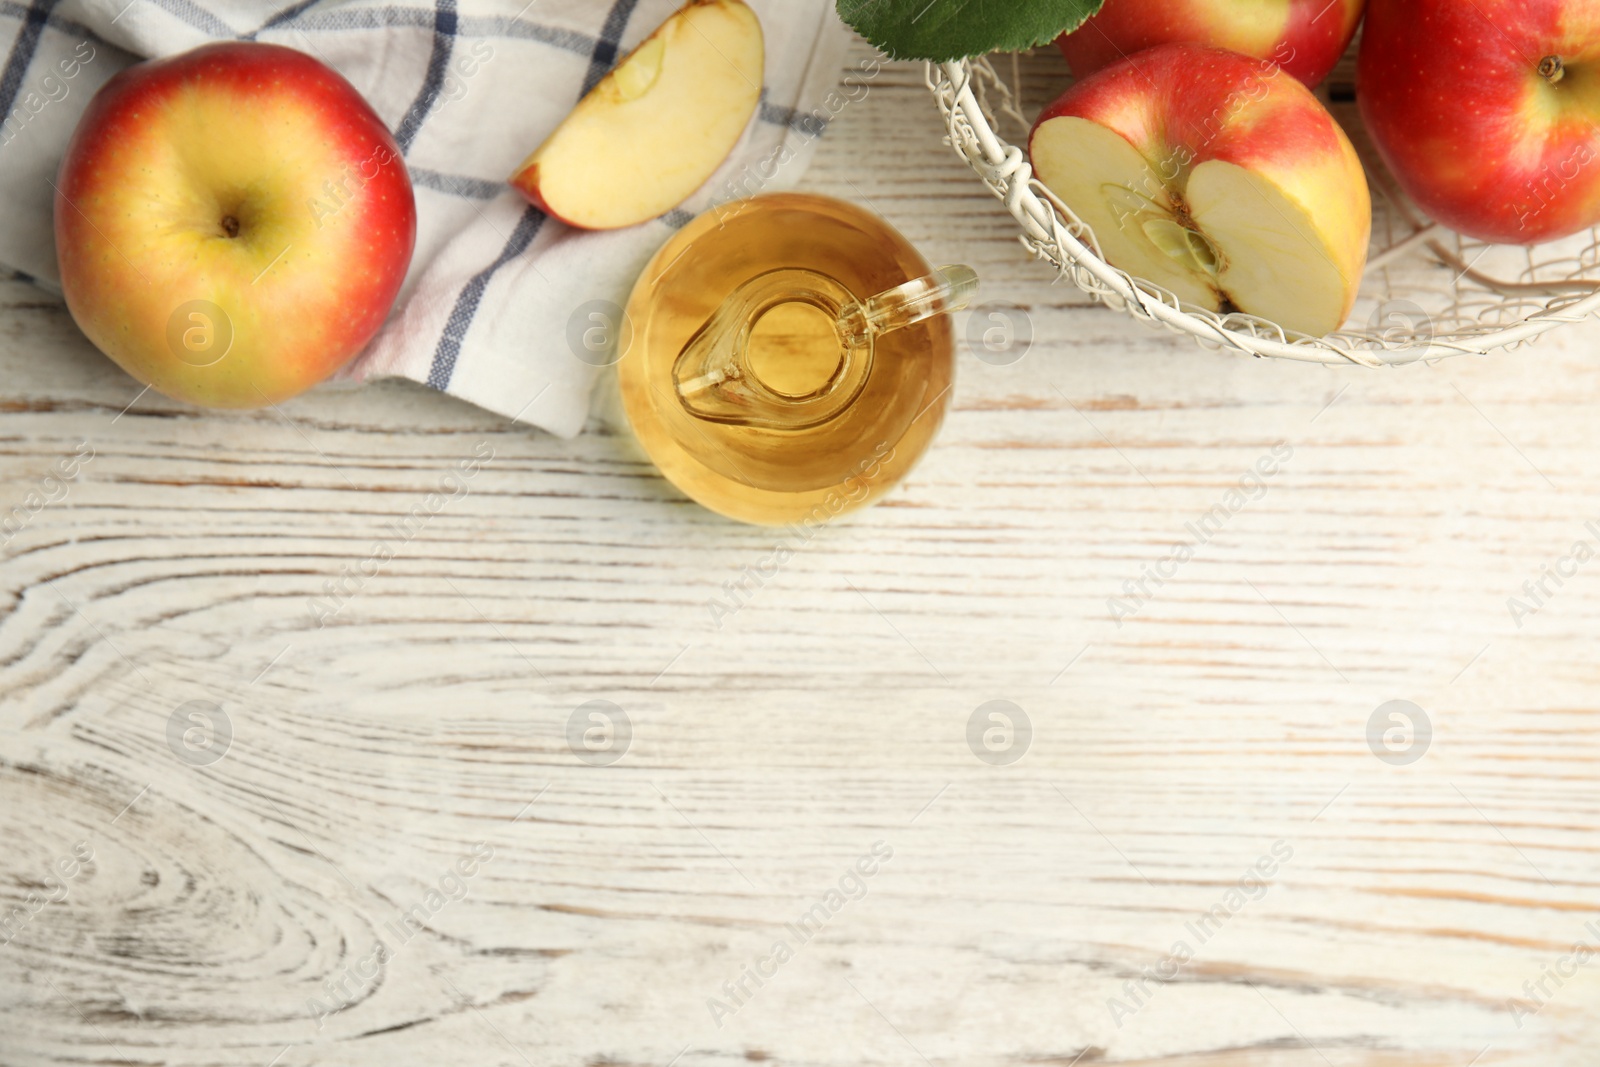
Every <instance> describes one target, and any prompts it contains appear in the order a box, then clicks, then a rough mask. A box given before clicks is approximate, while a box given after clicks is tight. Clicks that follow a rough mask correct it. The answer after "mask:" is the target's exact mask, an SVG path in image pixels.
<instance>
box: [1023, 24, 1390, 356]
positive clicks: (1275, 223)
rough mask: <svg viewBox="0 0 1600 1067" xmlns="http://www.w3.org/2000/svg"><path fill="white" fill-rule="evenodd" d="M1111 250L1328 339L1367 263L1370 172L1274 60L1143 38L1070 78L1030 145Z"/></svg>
mask: <svg viewBox="0 0 1600 1067" xmlns="http://www.w3.org/2000/svg"><path fill="white" fill-rule="evenodd" d="M1029 151H1030V153H1031V156H1032V160H1033V167H1034V171H1035V173H1036V174H1037V175H1038V176H1039V179H1040V180H1041V181H1043V182H1044V183H1045V185H1046V186H1048V187H1049V188H1050V190H1051V191H1052V192H1054V193H1055V194H1056V195H1057V196H1058V197H1060V198H1061V200H1062V202H1063V203H1065V204H1066V205H1067V206H1068V207H1070V208H1071V209H1072V210H1073V212H1074V213H1075V214H1077V216H1078V217H1079V218H1080V219H1082V220H1083V221H1084V222H1086V223H1088V225H1089V226H1090V227H1091V228H1092V229H1093V230H1094V233H1095V237H1096V238H1097V239H1098V241H1099V244H1100V250H1101V253H1102V255H1104V257H1105V259H1106V261H1107V262H1108V263H1111V264H1112V265H1114V266H1117V267H1120V268H1121V269H1123V270H1125V271H1127V272H1128V273H1129V274H1131V275H1133V276H1134V277H1136V278H1143V279H1145V280H1146V281H1150V282H1154V283H1155V284H1156V285H1159V286H1161V287H1162V288H1164V289H1168V290H1170V291H1171V292H1173V293H1174V294H1176V295H1177V296H1178V298H1179V299H1180V300H1183V301H1185V302H1187V303H1189V304H1193V305H1196V306H1199V307H1203V308H1206V309H1208V310H1211V311H1242V312H1245V313H1247V314H1250V315H1255V316H1259V317H1261V318H1264V319H1270V320H1272V321H1273V322H1276V323H1278V324H1279V325H1281V326H1283V327H1284V328H1285V329H1286V330H1289V331H1291V332H1294V333H1300V334H1307V335H1310V336H1313V337H1320V336H1322V335H1324V334H1327V333H1331V332H1333V331H1334V330H1337V329H1338V328H1339V327H1340V326H1342V325H1343V324H1344V321H1345V319H1346V317H1347V316H1348V315H1349V314H1350V308H1351V305H1352V304H1353V303H1354V302H1355V298H1356V291H1357V289H1358V288H1359V286H1360V284H1361V271H1362V268H1363V267H1364V266H1365V264H1366V257H1367V241H1368V238H1369V236H1370V234H1371V228H1372V204H1371V198H1370V193H1369V192H1368V189H1367V181H1366V175H1365V173H1364V172H1363V170H1362V169H1361V161H1360V159H1359V158H1358V157H1357V156H1356V152H1355V149H1354V148H1353V147H1351V144H1350V141H1349V139H1348V138H1347V137H1346V136H1345V134H1344V131H1343V130H1341V129H1340V128H1339V124H1338V123H1337V122H1335V121H1334V119H1333V116H1332V115H1330V114H1328V111H1327V109H1326V108H1324V107H1323V106H1322V104H1321V103H1320V102H1318V100H1317V99H1316V97H1314V96H1312V95H1311V92H1310V91H1309V90H1308V89H1307V88H1306V87H1305V86H1304V85H1302V84H1300V82H1298V81H1296V80H1295V79H1294V78H1292V77H1290V76H1289V75H1287V74H1285V73H1283V72H1282V71H1281V70H1278V69H1277V68H1276V67H1274V66H1272V65H1271V64H1269V63H1263V62H1261V61H1259V60H1255V59H1250V58H1248V57H1245V56H1242V55H1239V54H1237V53H1234V52H1227V51H1223V50H1221V49H1215V48H1206V47H1204V46H1199V45H1189V44H1172V45H1162V46H1159V47H1156V48H1152V49H1149V50H1147V51H1144V52H1139V53H1137V54H1135V55H1133V56H1130V57H1129V58H1127V59H1125V60H1123V61H1121V62H1119V63H1117V64H1114V65H1113V66H1110V67H1107V68H1105V69H1103V70H1101V71H1099V72H1097V73H1096V74H1093V75H1091V76H1090V77H1088V78H1086V79H1084V80H1083V81H1081V82H1079V83H1078V84H1076V85H1074V86H1073V87H1072V88H1070V89H1068V90H1067V92H1066V93H1065V94H1063V95H1062V96H1061V98H1060V99H1058V100H1057V101H1056V102H1055V103H1053V104H1051V105H1050V106H1049V107H1048V108H1046V109H1045V111H1044V113H1043V114H1042V115H1041V116H1040V118H1039V121H1038V123H1037V124H1036V125H1035V126H1034V128H1033V136H1032V139H1031V141H1030V144H1029Z"/></svg>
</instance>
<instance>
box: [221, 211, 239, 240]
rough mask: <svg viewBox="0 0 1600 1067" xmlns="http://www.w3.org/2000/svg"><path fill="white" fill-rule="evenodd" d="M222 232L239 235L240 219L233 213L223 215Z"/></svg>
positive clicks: (232, 235) (234, 235) (233, 235)
mask: <svg viewBox="0 0 1600 1067" xmlns="http://www.w3.org/2000/svg"><path fill="white" fill-rule="evenodd" d="M222 232H223V233H225V234H227V235H228V236H229V237H237V236H239V220H238V219H236V218H234V217H233V216H232V215H224V216H222Z"/></svg>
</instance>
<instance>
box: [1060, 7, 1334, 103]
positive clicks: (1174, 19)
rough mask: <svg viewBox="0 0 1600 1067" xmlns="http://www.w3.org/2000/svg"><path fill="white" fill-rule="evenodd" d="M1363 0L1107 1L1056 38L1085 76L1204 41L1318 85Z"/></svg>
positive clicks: (1076, 73) (1078, 74)
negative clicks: (1149, 51) (1159, 48)
mask: <svg viewBox="0 0 1600 1067" xmlns="http://www.w3.org/2000/svg"><path fill="white" fill-rule="evenodd" d="M1365 2H1366V0H1106V2H1105V6H1104V7H1102V8H1101V9H1100V12H1099V14H1097V15H1095V16H1094V17H1093V18H1091V19H1090V20H1089V21H1087V22H1085V23H1084V24H1083V25H1082V26H1080V27H1078V29H1077V30H1075V31H1073V32H1072V33H1068V34H1064V35H1062V36H1061V37H1060V38H1059V39H1058V40H1057V41H1056V44H1057V45H1059V46H1060V48H1061V52H1062V54H1063V55H1065V56H1066V57H1067V62H1068V63H1070V64H1072V73H1073V75H1074V76H1076V77H1079V78H1086V77H1088V76H1089V75H1090V74H1093V73H1094V72H1095V71H1097V70H1099V69H1100V68H1102V67H1106V66H1110V65H1111V64H1112V63H1115V62H1117V61H1118V60H1120V59H1124V58H1126V57H1128V56H1131V55H1133V54H1134V53H1135V52H1142V51H1144V50H1145V49H1146V48H1154V47H1155V46H1156V45H1161V44H1204V45H1210V46H1212V47H1213V48H1226V49H1228V50H1230V51H1233V52H1239V53H1242V54H1243V55H1247V56H1252V57H1254V58H1256V59H1270V60H1272V62H1274V63H1276V64H1277V65H1278V66H1280V67H1282V68H1283V69H1284V70H1285V71H1287V72H1288V73H1289V74H1290V75H1292V76H1294V77H1296V78H1298V79H1300V80H1301V81H1302V82H1304V83H1305V84H1306V85H1308V86H1316V85H1317V84H1318V83H1320V82H1321V81H1322V79H1323V78H1326V77H1327V76H1328V72H1329V71H1330V70H1332V69H1333V66H1334V64H1335V63H1337V62H1339V57H1340V56H1342V55H1344V51H1345V49H1346V48H1348V47H1350V38H1351V37H1353V36H1355V32H1356V25H1357V24H1358V23H1359V22H1360V21H1361V8H1362V5H1363V4H1364V3H1365Z"/></svg>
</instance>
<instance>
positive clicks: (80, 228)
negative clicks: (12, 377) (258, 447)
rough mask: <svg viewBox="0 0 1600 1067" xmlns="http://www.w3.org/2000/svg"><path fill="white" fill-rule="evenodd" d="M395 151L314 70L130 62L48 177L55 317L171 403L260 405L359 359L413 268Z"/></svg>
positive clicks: (273, 64)
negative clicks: (65, 315)
mask: <svg viewBox="0 0 1600 1067" xmlns="http://www.w3.org/2000/svg"><path fill="white" fill-rule="evenodd" d="M416 230H417V213H416V206H415V202H414V201H413V199H412V193H411V179H410V176H409V174H408V173H407V171H406V166H405V161H404V160H403V159H401V157H400V149H399V147H398V146H397V145H396V144H395V141H394V138H393V137H391V136H390V135H389V131H388V129H387V128H386V127H385V126H384V124H383V123H382V122H381V121H380V120H379V119H378V116H377V115H376V114H374V113H373V111H372V108H371V107H369V106H368V105H367V102H366V101H365V100H363V99H362V98H361V95H360V94H359V93H357V92H356V91H355V89H354V88H352V87H351V85H350V83H349V82H347V81H345V80H344V79H343V78H342V77H340V76H339V75H338V74H337V73H335V72H334V71H333V70H331V69H330V68H328V67H327V66H325V65H324V64H322V63H319V62H318V61H317V60H315V59H312V58H311V57H310V56H307V55H304V54H302V53H300V52H296V51H294V50H292V49H289V48H283V47H280V46H278V45H270V44H257V43H251V42H226V43H219V44H210V45H205V46H203V47H201V48H196V49H194V50H193V51H190V52H185V53H183V54H181V55H177V56H172V57H169V58H166V59H159V60H153V61H151V62H147V63H140V64H137V65H135V66H132V67H129V68H128V69H126V70H124V71H122V72H121V73H119V74H118V75H116V77H114V78H112V79H111V80H110V81H109V82H107V83H106V84H105V86H104V87H102V88H101V90H100V91H99V92H98V93H97V94H96V95H95V97H94V99H93V100H91V101H90V102H89V107H88V109H87V110H86V111H85V112H84V115H83V118H82V119H81V120H80V121H79V123H78V128H77V130H76V131H75V132H74V133H73V135H72V140H71V142H70V143H69V144H68V146H67V154H66V158H65V159H64V160H63V161H62V164H61V172H60V175H59V178H58V180H57V183H56V198H55V231H56V252H57V256H58V258H59V260H60V266H61V287H62V290H63V292H64V293H65V295H66V298H67V307H68V308H70V309H71V311H72V317H73V318H74V319H75V320H77V323H78V325H79V327H81V328H82V330H83V332H84V333H85V334H87V335H88V337H89V340H91V341H93V342H94V343H95V345H96V346H97V347H98V348H99V349H100V350H101V351H102V352H104V353H106V355H108V356H110V357H111V358H112V359H113V360H115V361H116V362H117V363H118V364H119V365H120V366H121V367H122V368H123V369H124V370H126V371H127V372H128V373H129V374H131V375H133V376H134V377H135V378H137V379H139V380H140V381H142V382H144V383H145V384H147V385H150V386H153V387H154V388H156V389H158V390H160V391H161V392H163V393H165V394H167V395H168V396H171V397H174V398H176V399H179V400H186V401H189V402H191V403H195V404H204V405H209V406H214V407H238V408H242V407H257V406H261V405H264V404H269V403H276V402H277V401H279V400H283V399H285V398H287V397H290V396H293V395H294V394H296V393H299V392H301V391H302V390H304V389H307V388H309V387H310V386H312V385H314V384H315V383H317V382H319V381H321V380H323V379H324V378H326V377H327V376H328V375H330V374H332V373H333V372H334V371H335V370H337V369H338V368H339V367H340V366H341V365H343V364H344V363H345V362H346V361H347V360H349V359H350V358H351V357H352V356H354V355H355V354H356V353H357V352H359V351H360V350H361V349H362V347H363V346H365V345H366V343H367V342H368V341H369V340H370V339H371V338H372V335H373V334H375V333H377V331H378V328H379V327H380V326H382V325H383V321H384V319H385V318H386V317H387V316H388V314H389V310H390V307H391V306H392V305H393V303H394V299H395V295H396V294H397V293H398V292H399V290H400V283H401V281H402V280H403V279H404V277H405V273H406V268H407V266H408V265H409V263H410V261H411V251H412V246H413V244H414V243H415V240H416Z"/></svg>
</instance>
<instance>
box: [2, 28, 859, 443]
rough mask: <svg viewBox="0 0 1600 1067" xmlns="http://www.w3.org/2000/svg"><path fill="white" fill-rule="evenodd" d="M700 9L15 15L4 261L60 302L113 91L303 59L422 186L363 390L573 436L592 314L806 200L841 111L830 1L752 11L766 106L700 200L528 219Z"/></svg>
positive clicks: (588, 376)
mask: <svg viewBox="0 0 1600 1067" xmlns="http://www.w3.org/2000/svg"><path fill="white" fill-rule="evenodd" d="M681 3H682V0H531V2H528V3H526V4H524V2H523V0H432V2H431V3H430V2H429V0H346V2H340V0H297V2H294V3H286V2H282V0H254V2H251V0H31V2H25V0H0V50H3V54H4V56H5V59H4V66H3V67H0V116H4V122H3V124H0V264H4V265H6V266H9V267H11V268H13V269H15V270H17V271H21V272H23V273H25V274H26V275H29V276H31V277H32V278H34V279H35V280H36V281H37V282H38V283H39V284H40V285H42V286H44V287H46V288H56V278H57V274H56V261H55V250H54V247H53V242H52V237H51V223H50V210H51V196H52V191H51V182H52V181H53V180H54V178H55V171H56V167H57V166H58V164H59V162H60V159H61V154H62V152H63V150H64V149H65V147H66V142H67V138H68V136H69V135H70V134H71V132H72V128H73V126H74V124H75V123H76V122H77V118H78V115H79V114H81V113H82V110H83V107H84V105H85V104H86V103H87V102H88V100H89V98H90V97H91V96H92V95H93V94H94V92H95V90H96V89H98V88H99V87H100V86H101V85H103V84H104V83H105V81H106V80H107V79H108V78H110V77H111V75H113V74H115V73H116V72H117V71H118V70H120V69H122V68H123V67H124V66H126V65H128V64H129V63H132V62H134V61H135V60H137V59H138V58H141V57H150V56H162V55H170V54H172V53H175V52H181V51H185V50H187V49H189V48H193V47H195V46H197V45H200V44H205V43H207V42H209V41H214V40H221V39H230V38H247V39H258V40H262V41H270V42H272V43H275V44H283V45H288V46H289V47H292V48H297V49H300V50H301V51H304V52H308V53H310V54H312V55H315V56H318V57H319V58H321V59H322V60H323V61H325V62H327V63H328V64H330V65H331V66H333V67H334V68H335V69H337V70H338V71H339V72H340V73H341V74H343V75H344V76H345V77H346V78H348V79H349V80H350V82H351V83H352V84H353V85H354V86H355V87H356V88H357V89H358V90H360V92H361V93H362V94H363V95H364V96H365V97H366V98H367V99H368V100H369V101H370V102H371V103H372V105H373V107H374V108H375V109H376V111H377V112H378V114H379V115H380V116H381V117H382V118H383V119H384V121H385V122H387V123H389V125H390V128H391V129H392V130H393V131H394V132H395V139H396V140H397V141H398V142H399V144H400V147H401V149H402V151H403V152H404V154H405V158H406V163H407V165H408V166H409V167H410V169H411V177H412V181H413V182H414V184H415V186H416V190H417V214H418V223H419V225H418V234H417V252H416V258H415V260H414V261H413V263H412V267H411V272H410V275H409V276H408V277H407V279H406V284H405V288H404V290H403V291H402V293H401V298H400V302H399V304H398V305H397V307H396V310H395V313H394V315H393V316H391V318H390V320H389V322H388V324H387V325H386V326H385V327H384V329H383V331H382V332H381V333H380V334H379V335H378V337H377V338H376V339H375V340H374V341H373V343H372V344H371V345H370V346H369V347H368V349H367V350H366V351H365V352H364V353H362V355H361V356H360V357H359V358H358V359H357V360H356V361H355V363H353V364H352V365H351V366H350V367H349V368H348V369H347V370H346V371H345V372H344V375H345V376H346V377H353V378H355V379H358V380H366V379H372V378H379V377H401V378H410V379H414V380H416V381H419V382H425V383H427V384H428V385H431V386H433V387H434V388H436V389H440V390H443V391H445V392H448V393H451V394H453V395H455V396H459V397H461V398H463V399H465V400H468V401H470V402H472V403H474V404H478V405H481V406H483V407H485V408H488V409H490V410H492V411H496V412H499V413H501V414H503V415H507V416H517V417H520V418H521V419H522V420H524V421H527V422H531V423H534V424H536V425H538V426H542V427H544V428H546V429H548V430H550V431H551V432H553V433H557V434H560V435H562V436H571V435H573V434H576V433H578V432H579V431H580V430H581V429H582V428H583V425H584V422H585V420H586V418H587V414H588V403H589V394H590V391H591V389H592V387H593V385H594V381H595V377H596V375H597V374H598V373H599V371H598V369H597V368H596V367H595V366H593V365H591V362H585V361H584V360H582V359H580V358H578V357H577V356H576V355H575V354H574V351H573V346H572V345H570V344H569V341H568V337H569V324H570V323H571V322H572V321H573V320H574V315H575V314H577V313H579V312H580V311H581V310H582V309H583V308H584V307H585V305H592V304H593V303H594V302H596V301H606V302H610V303H613V304H622V303H625V302H626V298H627V294H628V290H629V288H630V287H631V286H632V283H633V280H634V278H635V277H637V275H638V273H639V272H640V271H641V270H642V269H643V267H644V264H645V262H646V261H647V260H648V259H649V257H650V255H651V254H652V253H653V252H654V251H655V250H656V249H657V248H659V247H660V246H661V244H662V243H663V242H665V241H666V240H667V238H668V237H669V236H671V234H672V232H673V230H674V229H675V228H677V227H680V226H682V225H683V224H684V223H685V222H687V221H688V220H689V219H690V218H692V217H693V216H694V215H695V214H697V213H698V212H699V211H700V210H702V209H704V208H706V207H708V206H711V205H712V204H715V203H718V202H721V201H723V200H725V199H728V198H729V195H730V194H731V192H732V190H733V189H734V188H745V189H749V188H751V187H752V185H754V186H755V187H758V188H762V189H769V188H777V187H782V186H786V185H790V184H792V183H793V182H794V181H795V180H796V179H797V178H798V177H799V176H800V173H801V172H802V171H803V170H804V168H805V165H806V163H807V162H808V160H809V157H810V149H811V148H813V147H814V144H815V141H816V139H817V137H818V135H819V134H820V133H821V132H822V130H823V129H824V128H825V127H826V125H827V120H828V117H829V115H830V114H832V110H830V108H829V107H828V102H829V99H830V97H829V94H830V93H832V92H833V91H834V89H835V87H836V86H837V85H838V82H839V76H840V68H841V64H842V62H843V53H844V47H845V43H846V39H847V35H846V33H845V31H844V29H843V27H842V26H841V24H840V23H839V22H838V20H837V18H836V17H835V16H834V14H833V5H832V3H831V0H749V3H750V5H751V6H752V7H753V8H755V10H756V12H757V14H758V15H759V16H760V17H761V21H762V25H763V27H764V29H765V32H766V39H767V77H766V85H765V86H764V90H765V95H764V97H763V101H762V106H761V108H760V110H759V113H758V114H757V116H756V118H755V119H754V120H752V122H751V125H750V128H749V129H748V130H747V131H746V133H745V135H744V138H743V140H741V142H740V143H739V146H738V148H737V149H736V150H735V152H734V154H733V156H732V157H731V158H730V159H729V160H728V162H727V163H726V164H725V165H724V167H723V169H722V170H721V171H720V172H719V173H718V174H717V175H716V176H715V177H713V178H712V180H711V181H710V182H708V183H707V185H706V187H705V188H704V189H702V190H701V191H700V192H699V193H698V194H696V196H695V198H694V199H693V200H691V201H690V202H689V203H688V204H686V205H684V206H683V208H681V209H679V210H676V211H673V212H670V213H669V214H667V215H666V216H663V217H662V218H661V219H658V220H656V221H654V222H650V223H646V224H644V225H642V226H637V227H634V228H632V229H629V230H619V231H613V232H610V233H582V232H578V231H574V230H571V229H569V228H567V227H566V226H564V225H562V224H560V223H558V222H555V221H554V220H551V219H548V218H546V217H545V215H544V214H542V213H541V212H539V211H538V210H536V209H535V208H533V207H530V206H529V205H528V204H527V203H526V201H524V200H523V199H522V198H521V197H520V196H519V195H518V194H517V193H516V192H515V191H513V190H511V189H510V188H509V187H508V186H507V185H505V179H506V177H507V176H508V175H509V174H510V173H511V171H512V169H513V168H514V167H515V166H516V165H517V164H518V163H519V162H521V160H522V158H523V157H524V156H525V155H526V154H527V153H528V152H530V151H531V150H532V149H533V148H534V147H535V146H536V145H538V144H539V142H540V141H542V140H543V139H544V137H545V136H546V135H547V134H548V133H549V132H550V131H551V130H552V129H554V128H555V126H556V124H557V123H559V122H560V121H561V119H562V118H563V117H564V116H565V115H566V114H567V113H568V112H569V111H570V110H571V108H572V106H573V104H575V103H576V102H577V101H578V100H579V99H580V98H581V97H582V96H583V94H584V93H585V92H587V91H588V90H589V88H591V87H592V86H593V85H594V84H595V83H596V82H597V81H598V80H599V79H600V78H601V77H602V76H603V75H604V74H605V73H606V71H608V70H610V69H611V67H612V66H613V64H615V63H616V61H617V60H618V59H619V58H621V57H622V56H624V55H626V54H627V52H628V51H629V50H630V49H631V48H632V47H633V46H634V45H636V44H637V43H638V42H639V41H641V40H642V39H643V38H644V37H646V36H647V35H648V34H649V33H650V32H651V31H652V30H654V29H655V27H656V26H657V25H659V24H660V23H661V22H662V20H664V19H665V18H666V17H667V16H668V15H670V14H671V13H672V12H673V11H674V10H676V9H677V7H678V6H680V4H681ZM519 9H520V10H519ZM834 99H837V97H836V96H835V97H834ZM774 161H781V162H782V165H781V166H776V165H774ZM752 179H753V181H752ZM580 336H581V331H580Z"/></svg>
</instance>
